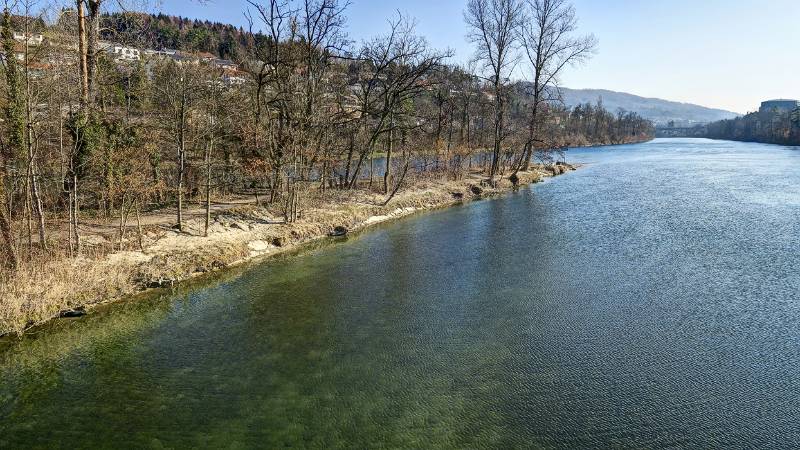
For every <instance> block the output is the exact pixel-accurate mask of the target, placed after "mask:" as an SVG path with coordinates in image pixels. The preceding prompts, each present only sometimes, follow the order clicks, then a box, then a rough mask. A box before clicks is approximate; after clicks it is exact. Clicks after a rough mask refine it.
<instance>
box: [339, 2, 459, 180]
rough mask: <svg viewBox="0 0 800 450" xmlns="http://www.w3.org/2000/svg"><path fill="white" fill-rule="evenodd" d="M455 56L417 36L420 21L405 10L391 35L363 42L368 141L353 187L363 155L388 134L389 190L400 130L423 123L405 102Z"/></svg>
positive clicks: (361, 101) (363, 97)
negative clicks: (405, 12)
mask: <svg viewBox="0 0 800 450" xmlns="http://www.w3.org/2000/svg"><path fill="white" fill-rule="evenodd" d="M451 54H452V53H451V52H450V51H445V52H440V51H435V50H431V49H430V47H429V45H428V42H427V41H426V40H425V38H423V37H421V36H418V35H416V34H415V23H414V22H413V21H411V20H409V19H408V18H407V17H404V16H403V15H401V14H398V16H397V18H396V19H394V20H392V21H391V22H390V31H389V33H388V34H386V35H385V36H381V37H378V38H375V39H373V40H371V41H369V42H366V43H365V44H364V45H363V47H362V50H361V53H360V56H359V60H360V62H361V65H362V72H361V77H360V80H359V84H360V90H359V96H360V98H359V104H360V111H359V116H360V118H361V121H362V127H363V131H364V134H363V136H364V138H365V140H366V143H365V145H364V146H363V147H362V148H363V150H362V151H361V152H360V153H359V159H358V162H357V163H356V167H355V170H354V171H353V174H352V177H351V179H350V180H349V183H350V187H351V188H353V187H355V186H356V182H357V181H358V176H359V170H360V168H361V165H362V164H363V162H364V159H365V158H366V157H367V155H370V154H371V153H372V152H373V151H374V149H375V145H376V143H377V142H378V140H379V139H380V138H381V137H382V136H384V135H387V134H388V145H387V155H386V169H385V172H384V177H383V178H384V185H383V190H384V193H385V194H388V193H389V184H390V183H389V181H390V177H391V165H392V149H393V145H394V134H395V131H397V130H398V129H409V128H416V127H418V123H417V122H418V121H417V120H416V119H415V118H413V117H409V113H408V111H404V110H403V109H402V108H401V106H402V105H404V104H406V103H407V102H410V101H412V100H414V99H415V98H417V97H418V96H420V95H421V94H422V93H423V92H425V91H426V90H427V88H428V87H430V84H431V80H430V78H429V77H430V75H432V74H433V72H434V71H435V70H437V69H438V68H439V67H440V66H441V65H442V64H443V62H444V60H445V59H447V58H449V57H450V55H451ZM348 166H349V161H348Z"/></svg>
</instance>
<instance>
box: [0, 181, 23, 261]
mask: <svg viewBox="0 0 800 450" xmlns="http://www.w3.org/2000/svg"><path fill="white" fill-rule="evenodd" d="M5 187H6V186H5V180H3V174H2V173H0V236H2V238H3V244H4V245H3V253H5V255H6V258H5V260H6V266H8V267H9V268H10V269H11V270H16V269H17V266H18V264H19V263H18V261H17V252H16V247H15V245H14V236H13V235H12V233H11V223H10V221H9V219H8V217H6V190H5Z"/></svg>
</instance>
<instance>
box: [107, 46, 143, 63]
mask: <svg viewBox="0 0 800 450" xmlns="http://www.w3.org/2000/svg"><path fill="white" fill-rule="evenodd" d="M100 48H102V49H104V50H105V51H106V52H107V53H108V54H109V55H111V56H112V57H113V58H114V60H115V61H127V62H133V61H140V60H141V59H142V52H141V50H139V49H138V48H133V47H127V46H124V45H122V44H111V43H109V42H101V43H100Z"/></svg>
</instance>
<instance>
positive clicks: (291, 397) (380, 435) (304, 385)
mask: <svg viewBox="0 0 800 450" xmlns="http://www.w3.org/2000/svg"><path fill="white" fill-rule="evenodd" d="M569 160H570V161H571V162H581V163H586V164H587V165H586V166H585V167H584V168H583V169H581V170H580V171H578V172H575V173H571V174H569V175H567V176H563V177H559V178H557V179H554V180H551V181H548V182H546V183H543V184H540V185H537V186H535V187H533V188H531V189H525V190H523V191H521V192H519V193H516V194H510V195H508V196H506V197H504V198H501V199H497V200H490V201H483V202H477V203H473V204H470V205H467V206H463V207H455V208H451V209H448V210H444V211H439V212H434V213H429V214H423V215H419V216H416V217H413V218H410V219H405V220H401V221H399V222H395V223H393V224H390V225H385V226H382V227H380V228H378V229H376V230H374V231H371V232H368V233H364V234H362V235H360V236H357V237H353V238H350V239H349V240H348V241H347V242H343V243H335V244H330V245H324V246H322V247H321V248H315V249H310V250H308V251H306V252H304V253H303V254H302V255H301V256H298V257H295V258H286V259H282V260H277V261H272V262H268V263H265V264H260V265H257V266H253V267H250V268H246V269H242V270H239V271H238V272H236V273H228V274H225V275H223V276H220V277H219V278H218V279H214V280H207V281H205V282H204V284H203V285H200V286H191V287H187V288H181V289H182V290H181V291H178V292H174V293H171V294H162V295H160V296H154V295H150V296H147V297H146V298H143V299H141V300H140V301H136V302H128V303H124V304H119V305H114V306H111V307H108V308H106V309H105V310H102V311H100V312H98V313H96V314H92V315H90V316H87V317H85V318H82V319H77V320H71V321H70V320H62V321H58V322H56V323H54V324H52V325H50V326H48V327H45V328H44V329H42V330H39V331H38V332H36V333H35V334H31V335H29V336H27V337H26V338H24V339H23V340H21V341H20V342H13V343H9V342H6V343H5V344H4V346H3V347H2V348H0V376H2V378H0V448H18V447H31V446H34V447H35V446H38V447H41V448H57V447H70V448H74V447H84V448H99V447H116V448H162V447H165V448H170V447H171V448H185V447H203V448H242V447H261V448H279V447H307V448H309V447H310V448H337V447H339V448H375V447H381V448H531V447H533V448H536V447H569V448H575V447H637V448H642V447H646V448H666V447H670V448H674V447H702V448H709V447H726V448H752V447H768V448H776V447H797V446H799V445H800V298H798V292H800V271H799V270H798V250H799V249H800V220H798V219H800V149H797V148H787V147H778V146H768V145H759V144H747V143H732V142H721V141H708V140H656V141H653V142H650V143H647V144H641V145H630V146H620V147H606V148H595V149H585V150H578V151H573V152H571V153H570V154H569Z"/></svg>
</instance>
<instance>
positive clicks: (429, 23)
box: [158, 0, 800, 113]
mask: <svg viewBox="0 0 800 450" xmlns="http://www.w3.org/2000/svg"><path fill="white" fill-rule="evenodd" d="M465 4H466V0H441V1H439V2H431V1H422V0H407V1H405V2H404V3H403V5H402V6H400V7H399V10H400V11H401V12H403V13H407V14H409V15H411V16H412V17H414V18H416V20H417V22H418V32H419V34H421V35H424V36H425V37H426V38H427V39H428V40H429V41H430V43H431V44H432V45H434V46H436V47H438V48H450V49H452V50H453V51H454V53H455V56H454V58H453V60H452V62H455V63H463V62H466V61H467V60H469V58H470V57H471V56H472V48H471V46H470V45H469V43H468V42H467V41H466V39H465V34H466V27H465V25H464V20H463V14H462V13H463V10H464V6H465ZM573 4H574V5H575V8H576V9H577V12H578V17H579V19H580V28H581V32H582V33H593V34H594V35H595V36H597V38H598V39H599V41H600V45H599V51H598V53H597V55H595V57H594V58H593V59H592V60H590V61H589V62H588V63H587V64H585V65H584V66H581V67H577V68H574V69H572V68H571V69H570V70H568V71H567V72H566V73H565V75H564V76H563V79H562V83H561V85H563V86H565V87H569V88H572V89H607V90H612V91H618V92H627V93H631V94H635V95H640V96H642V97H654V98H661V99H666V100H672V101H678V102H684V103H693V104H698V105H702V106H706V107H709V108H718V109H724V110H728V111H733V112H737V113H745V112H748V111H753V110H756V109H757V108H758V105H759V104H760V103H761V102H762V101H764V100H768V99H772V98H800V86H797V84H796V83H795V82H794V78H795V77H796V75H794V74H797V73H800V61H798V60H797V59H796V58H795V59H791V58H790V57H789V55H788V54H786V53H785V52H782V51H781V47H783V46H780V45H776V44H775V43H780V42H798V41H800V28H798V27H796V26H795V23H794V22H795V19H796V18H798V17H800V3H795V2H792V1H789V0H775V1H773V2H771V3H770V6H769V7H764V6H762V4H760V3H758V2H756V1H752V0H730V1H721V0H711V1H707V2H703V4H697V3H694V2H690V1H688V0H677V1H674V2H671V3H669V4H662V3H661V2H633V1H625V0H609V1H605V2H602V4H600V3H598V2H592V1H590V0H575V1H573ZM246 7H247V2H246V1H245V0H226V1H224V2H223V1H221V0H208V1H207V2H205V3H204V4H199V3H198V2H197V0H162V1H161V6H160V7H159V8H158V10H159V11H161V12H163V13H165V14H171V15H181V16H184V17H190V18H197V19H203V20H213V21H219V22H225V23H233V24H236V25H240V26H246V20H245V18H244V15H243V13H242V12H243V11H244V9H245V8H246ZM397 10H398V7H397V6H394V5H392V4H390V3H387V2H374V1H368V0H352V4H351V6H350V8H349V9H348V27H347V28H348V32H349V34H350V36H351V38H352V39H353V40H355V41H361V40H363V39H366V38H369V37H371V36H374V35H377V34H380V33H382V32H384V31H385V29H386V20H387V19H388V18H389V17H390V16H391V15H392V14H395V13H396V11H397ZM755 30H757V31H758V32H754V31H755ZM770 68H772V70H770Z"/></svg>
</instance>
